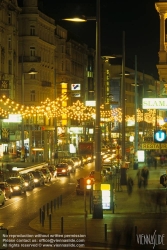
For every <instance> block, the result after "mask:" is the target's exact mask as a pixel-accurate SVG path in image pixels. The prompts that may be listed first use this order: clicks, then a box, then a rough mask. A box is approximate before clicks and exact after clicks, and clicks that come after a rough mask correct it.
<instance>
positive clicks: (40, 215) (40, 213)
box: [39, 208, 42, 224]
mask: <svg viewBox="0 0 167 250" xmlns="http://www.w3.org/2000/svg"><path fill="white" fill-rule="evenodd" d="M41 222H42V209H41V208H40V209H39V223H40V224H41Z"/></svg>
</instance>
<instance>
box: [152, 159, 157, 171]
mask: <svg viewBox="0 0 167 250" xmlns="http://www.w3.org/2000/svg"><path fill="white" fill-rule="evenodd" d="M153 163H154V168H155V169H157V158H156V157H154V159H153Z"/></svg>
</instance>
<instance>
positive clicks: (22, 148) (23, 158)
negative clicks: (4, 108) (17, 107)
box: [21, 58, 38, 161]
mask: <svg viewBox="0 0 167 250" xmlns="http://www.w3.org/2000/svg"><path fill="white" fill-rule="evenodd" d="M27 73H28V74H29V75H35V74H38V72H37V71H36V70H35V69H34V68H31V69H30V71H29V72H27ZM24 74H26V72H24V68H23V58H22V76H21V96H22V100H21V103H22V106H24V94H25V92H24ZM29 147H30V145H29ZM30 153H31V152H30V148H29V155H30ZM21 161H25V148H24V117H23V115H22V122H21Z"/></svg>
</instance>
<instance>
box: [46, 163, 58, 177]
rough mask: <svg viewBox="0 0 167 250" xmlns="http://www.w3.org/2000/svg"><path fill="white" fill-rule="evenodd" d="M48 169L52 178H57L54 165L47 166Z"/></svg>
mask: <svg viewBox="0 0 167 250" xmlns="http://www.w3.org/2000/svg"><path fill="white" fill-rule="evenodd" d="M48 169H49V170H50V172H51V174H52V177H56V176H57V171H56V167H55V165H49V166H48Z"/></svg>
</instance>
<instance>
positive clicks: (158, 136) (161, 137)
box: [154, 130, 166, 143]
mask: <svg viewBox="0 0 167 250" xmlns="http://www.w3.org/2000/svg"><path fill="white" fill-rule="evenodd" d="M154 142H158V143H164V142H166V131H165V130H155V131H154Z"/></svg>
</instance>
